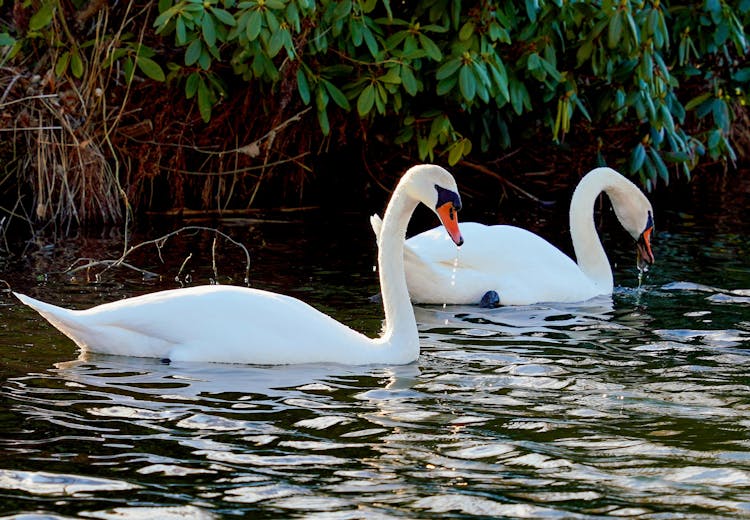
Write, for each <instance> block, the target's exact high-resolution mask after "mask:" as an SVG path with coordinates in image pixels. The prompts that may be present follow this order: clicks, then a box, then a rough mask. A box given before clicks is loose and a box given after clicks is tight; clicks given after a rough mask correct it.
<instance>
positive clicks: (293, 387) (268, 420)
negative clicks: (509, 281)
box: [0, 186, 750, 519]
mask: <svg viewBox="0 0 750 520" xmlns="http://www.w3.org/2000/svg"><path fill="white" fill-rule="evenodd" d="M749 192H750V190H747V189H746V187H742V186H739V187H738V188H737V191H735V192H731V191H729V192H728V193H724V194H723V195H721V196H715V197H710V198H706V199H705V200H701V201H699V202H700V204H696V203H695V201H694V200H688V198H686V199H685V200H684V202H675V203H674V204H673V205H672V207H669V208H665V209H661V210H660V209H659V208H657V235H656V236H655V240H654V251H655V254H656V257H657V264H656V265H655V266H654V269H653V270H652V271H651V272H650V273H649V274H648V276H647V277H646V278H645V279H644V280H643V283H642V285H641V286H640V287H638V281H637V276H636V274H635V270H634V263H635V252H634V248H633V247H632V246H633V244H631V243H630V242H628V239H627V237H626V236H625V235H624V233H622V232H621V231H619V230H617V229H616V226H615V224H614V222H615V221H614V219H612V218H611V216H610V217H608V218H604V224H603V228H604V229H603V237H604V241H605V246H606V248H607V249H608V251H609V254H610V258H611V260H612V262H613V264H614V265H615V280H616V284H617V285H618V287H617V289H616V291H615V294H614V295H613V297H612V298H600V299H597V300H593V301H590V302H586V303H584V304H579V305H534V306H527V307H514V308H499V309H494V310H480V309H478V308H473V307H447V308H443V307H441V306H420V307H417V308H416V315H417V320H418V322H419V327H420V331H421V338H422V341H421V343H422V355H421V357H420V359H419V360H418V361H417V362H416V363H414V364H411V365H407V366H376V367H347V366H341V365H334V364H331V365H305V366H291V367H259V366H243V365H218V364H190V363H182V364H181V363H172V364H163V363H161V362H160V361H159V360H150V359H136V358H125V357H115V356H110V357H108V356H89V357H86V358H82V357H79V353H78V352H77V350H76V348H75V346H74V345H73V344H72V343H71V342H70V341H68V340H67V339H66V338H64V337H62V336H61V335H60V334H59V333H57V331H56V330H54V329H53V328H52V327H50V326H49V325H48V324H47V323H46V322H44V321H43V320H42V319H41V318H39V317H38V316H37V315H36V314H35V313H33V312H32V311H30V310H29V309H26V308H24V307H22V306H21V305H19V304H18V303H17V302H16V301H15V300H14V299H13V297H12V296H11V295H10V294H8V293H7V292H6V293H3V294H2V295H1V296H0V330H2V336H0V362H1V364H0V382H1V386H0V453H1V454H2V457H0V515H3V516H9V515H18V516H23V517H24V518H34V517H45V518H69V517H86V518H160V519H161V518H185V517H187V518H219V517H224V518H231V517H250V518H295V517H305V518H368V519H369V518H396V517H397V518H447V517H456V518H470V517H482V518H487V517H513V518H525V517H529V518H548V517H551V518H612V517H638V518H685V517H694V518H712V517H714V518H731V517H746V516H750V377H748V376H749V375H750V310H749V309H750V260H748V258H750V255H748V249H749V248H750V246H749V245H748V240H747V236H748V231H749V230H750V227H749V225H748V222H749V220H748V218H747V216H748V215H747V211H748V210H747V208H748V206H750V205H749V204H748V193H749ZM564 209H565V208H563V210H564ZM462 216H463V215H462ZM553 217H554V215H548V216H547V217H546V218H544V219H542V220H541V221H537V227H538V229H539V232H540V233H541V234H543V235H544V234H545V233H557V235H556V236H557V242H559V243H561V244H563V243H565V240H564V238H563V237H562V235H559V233H562V231H559V230H558V231H555V230H554V226H552V225H545V221H546V222H548V223H549V222H555V221H559V219H558V220H556V219H555V218H553ZM366 225H367V222H366V219H363V218H362V216H361V215H349V214H347V215H343V216H342V215H338V216H336V215H334V216H332V215H330V214H329V215H322V214H320V213H316V212H311V213H299V214H291V215H286V216H283V217H282V218H280V219H277V220H268V219H266V220H255V221H253V220H244V221H235V222H230V223H229V224H228V225H225V226H224V227H223V228H222V229H223V230H224V231H225V232H227V233H230V234H232V236H234V237H236V238H238V239H240V240H242V241H243V242H244V243H245V244H247V246H248V248H249V249H250V251H251V255H252V258H253V260H252V261H253V263H252V266H251V283H252V285H253V286H255V287H260V288H265V289H270V290H275V291H280V292H285V293H287V294H292V295H293V296H296V297H299V298H302V299H305V300H306V301H308V302H310V303H312V304H314V305H316V306H318V307H319V308H321V309H323V310H325V311H326V312H329V313H331V314H332V315H334V316H335V317H336V318H337V319H339V320H341V321H343V322H345V323H347V324H348V325H350V326H352V327H354V328H357V329H359V330H363V331H365V332H367V333H368V334H371V335H375V334H377V332H378V330H379V328H380V326H381V319H382V310H381V309H380V307H379V305H378V304H377V303H373V302H371V301H370V300H369V298H370V296H372V295H373V294H375V293H376V292H377V278H376V273H374V272H373V263H374V255H375V252H374V246H373V241H372V235H371V234H370V231H369V229H367V227H366ZM166 227H167V228H168V227H169V226H166ZM137 238H140V239H144V240H145V239H146V238H153V235H147V234H146V235H141V236H140V237H138V236H134V237H133V240H136V239H137ZM50 244H51V241H45V240H42V239H39V240H37V241H36V242H35V243H33V244H30V245H28V252H27V254H25V255H24V256H23V257H22V258H21V257H15V259H8V260H6V261H5V264H4V272H5V273H4V276H3V278H5V280H6V281H8V282H9V283H10V284H11V285H12V286H13V288H14V289H15V290H22V291H24V292H28V293H29V294H31V295H33V296H36V297H40V298H42V299H45V300H48V301H51V302H54V303H58V304H63V305H66V306H71V307H78V308H82V307H87V306H90V305H93V304H96V303H102V302H105V301H111V300H114V299H118V298H121V297H124V296H128V295H135V294H141V293H144V292H149V291H153V290H157V289H164V288H170V287H175V286H176V285H177V283H178V282H176V281H175V280H174V277H175V274H176V273H179V283H183V284H185V283H196V282H200V283H205V281H206V280H208V279H209V278H211V277H214V276H215V275H214V273H213V269H212V268H211V257H210V256H211V255H210V251H211V247H212V244H211V236H210V235H207V234H205V233H203V234H199V235H195V236H181V237H177V238H175V239H172V240H171V241H169V242H168V243H167V244H166V245H164V247H163V248H162V259H163V260H164V261H165V264H161V263H160V260H159V257H158V255H157V254H156V253H155V252H154V250H153V249H152V250H151V251H150V252H146V251H144V252H142V253H139V254H138V255H134V257H133V258H132V261H133V263H134V264H135V265H138V266H140V267H143V268H148V269H151V270H154V271H159V272H160V273H164V276H163V278H162V279H150V278H147V279H144V278H143V277H141V275H140V274H138V273H136V272H134V271H127V270H122V269H120V270H116V271H112V272H107V273H104V275H102V276H101V277H100V279H99V281H98V282H97V281H96V279H95V277H94V276H93V274H92V273H93V272H94V271H90V272H88V273H85V272H81V273H79V274H78V275H77V276H76V277H75V279H71V278H70V277H69V276H66V275H62V274H59V271H61V270H62V269H63V268H64V267H66V266H67V265H69V263H71V262H72V261H73V260H74V259H75V258H78V257H83V256H89V257H96V258H100V259H101V258H114V257H116V256H117V255H118V254H119V252H118V251H119V249H120V248H121V247H122V237H121V236H120V235H119V234H118V232H117V231H111V232H108V233H105V234H98V235H96V236H92V235H91V234H89V235H86V236H80V237H76V238H73V239H70V240H68V241H65V242H64V243H61V244H58V245H57V246H52V245H50ZM22 246H23V244H20V245H18V246H15V247H19V248H20V247H22ZM190 253H193V257H191V258H190V259H188V260H187V261H186V262H185V267H183V268H182V271H180V266H181V265H182V263H183V262H184V261H185V260H186V259H187V256H188V255H189V254H190ZM218 255H219V261H218V262H217V268H218V269H217V270H218V279H219V281H220V282H221V283H241V282H242V276H243V275H242V272H243V261H244V257H243V255H242V253H241V252H240V251H239V250H237V249H235V248H233V246H231V245H228V244H227V243H226V242H222V245H221V247H220V248H219V251H218ZM87 275H88V279H87ZM24 515H28V516H24Z"/></svg>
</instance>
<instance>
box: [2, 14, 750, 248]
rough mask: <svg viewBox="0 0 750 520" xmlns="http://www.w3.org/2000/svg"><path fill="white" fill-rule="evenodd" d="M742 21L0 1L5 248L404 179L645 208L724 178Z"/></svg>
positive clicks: (737, 158) (745, 90)
mask: <svg viewBox="0 0 750 520" xmlns="http://www.w3.org/2000/svg"><path fill="white" fill-rule="evenodd" d="M748 22H750V2H747V1H729V2H720V1H718V0H713V1H712V0H709V1H706V2H700V3H689V2H660V1H658V0H654V1H642V2H636V1H628V0H622V1H618V2H612V1H603V2H599V3H596V4H593V3H590V2H562V1H544V0H536V1H535V0H527V1H526V2H525V4H522V3H518V2H516V3H510V4H509V5H505V6H499V5H495V3H494V2H485V1H478V2H461V1H459V0H438V1H418V2H414V3H412V4H410V5H409V6H408V7H407V6H406V5H405V4H402V3H398V4H397V3H392V2H390V1H388V0H385V1H377V0H364V1H358V2H357V1H349V0H345V1H333V0H317V1H314V0H247V1H241V2H237V1H235V0H221V1H219V0H205V1H196V0H161V1H159V2H158V3H156V2H142V1H135V0H129V1H125V2H118V3H115V4H110V3H109V2H103V1H101V0H89V1H84V0H69V1H65V2H63V1H61V0H37V1H31V2H27V1H20V0H16V1H8V0H0V164H2V167H1V168H2V183H0V218H1V219H2V223H0V229H2V230H3V231H4V230H6V229H8V228H9V227H10V226H12V225H14V223H18V222H22V223H24V225H26V223H28V225H29V226H30V227H31V228H32V229H39V228H44V227H52V228H54V229H55V230H56V231H58V232H59V233H61V234H65V233H67V232H69V231H70V230H71V229H73V228H74V227H76V226H79V225H89V224H102V223H103V224H120V223H123V222H125V221H126V220H128V219H134V218H137V216H138V215H140V214H145V213H147V212H152V213H153V212H156V213H159V214H177V215H180V214H194V213H205V214H207V215H226V214H235V215H237V214H247V213H251V212H253V211H255V210H257V209H261V208H270V207H273V208H283V207H289V208H296V207H304V206H310V205H322V204H325V202H326V200H328V199H330V197H331V192H337V191H338V192H346V190H349V189H352V188H354V187H356V189H362V187H363V186H371V187H376V188H377V187H379V188H382V189H384V190H386V191H389V190H390V188H391V187H392V186H393V184H394V183H395V179H397V178H398V176H399V175H400V173H401V172H402V171H403V170H404V169H405V168H406V167H408V166H410V165H412V164H414V163H416V162H436V163H439V164H443V165H445V166H446V167H448V168H449V169H451V171H453V172H454V173H455V174H456V176H457V178H458V181H459V184H460V186H461V188H462V190H466V191H467V193H470V194H471V193H474V194H476V196H478V197H481V196H482V194H483V193H484V192H486V189H485V187H486V186H487V183H491V184H492V186H493V190H494V191H497V189H496V188H494V187H497V186H498V185H499V186H500V189H501V190H502V191H505V192H512V193H513V194H514V196H520V197H530V198H537V199H539V198H544V196H545V195H546V193H540V192H539V191H535V190H534V189H530V188H529V186H538V185H539V184H540V183H541V184H543V185H548V186H552V185H555V184H557V185H561V184H563V185H568V184H574V183H575V182H576V180H577V178H578V177H579V176H580V175H582V174H583V173H585V172H586V171H588V170H589V169H591V168H592V167H594V166H597V165H602V164H607V165H609V166H611V167H613V168H615V169H617V170H618V171H621V172H622V173H623V174H625V175H626V176H628V177H630V178H631V179H633V180H634V181H635V182H636V183H637V184H639V185H640V186H641V187H643V188H644V189H645V190H646V191H653V190H655V189H657V188H658V189H664V187H665V186H666V187H667V188H666V189H669V188H668V185H669V183H670V182H673V183H674V182H675V181H678V182H684V181H689V180H690V179H691V176H692V175H693V174H694V172H696V171H710V172H711V173H709V174H708V175H718V173H716V172H722V171H735V168H736V167H737V165H739V164H746V163H747V157H746V156H744V155H743V154H745V153H747V150H749V149H750V114H749V113H748V101H749V92H750V65H748V61H747V56H746V55H747V52H748V51H749V50H750V46H749V45H748V41H747V34H746V33H745V27H746V26H748ZM571 179H574V180H572V182H569V181H570V180H571ZM379 188H378V189H379ZM493 199H495V200H496V199H497V197H493Z"/></svg>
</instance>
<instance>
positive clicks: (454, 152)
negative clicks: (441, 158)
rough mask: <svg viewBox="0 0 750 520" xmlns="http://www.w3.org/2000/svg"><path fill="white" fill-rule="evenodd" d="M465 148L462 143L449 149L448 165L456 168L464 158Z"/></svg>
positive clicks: (457, 143)
mask: <svg viewBox="0 0 750 520" xmlns="http://www.w3.org/2000/svg"><path fill="white" fill-rule="evenodd" d="M463 151H464V148H463V146H462V144H461V142H460V141H458V142H455V143H453V145H452V146H451V147H450V148H449V149H448V164H449V165H450V166H454V165H455V164H456V163H458V161H460V160H461V157H463Z"/></svg>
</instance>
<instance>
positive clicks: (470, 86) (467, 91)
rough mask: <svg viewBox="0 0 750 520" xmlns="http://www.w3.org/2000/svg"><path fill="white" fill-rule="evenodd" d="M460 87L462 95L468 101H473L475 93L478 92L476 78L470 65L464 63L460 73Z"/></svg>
mask: <svg viewBox="0 0 750 520" xmlns="http://www.w3.org/2000/svg"><path fill="white" fill-rule="evenodd" d="M458 87H459V89H460V90H461V95H462V96H463V98H464V99H465V100H466V101H472V100H473V99H474V95H475V94H476V92H477V84H476V78H475V77H474V74H473V73H472V72H471V66H470V65H464V66H463V67H461V71H460V72H459V73H458Z"/></svg>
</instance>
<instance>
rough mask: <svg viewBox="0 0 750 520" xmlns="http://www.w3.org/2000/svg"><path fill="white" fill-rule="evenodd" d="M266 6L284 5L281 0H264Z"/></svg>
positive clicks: (279, 6)
mask: <svg viewBox="0 0 750 520" xmlns="http://www.w3.org/2000/svg"><path fill="white" fill-rule="evenodd" d="M266 7H268V8H269V9H284V7H285V5H284V2H283V1H282V0H266Z"/></svg>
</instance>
